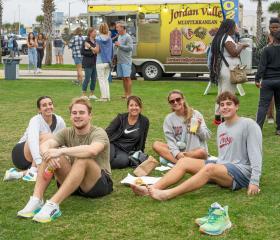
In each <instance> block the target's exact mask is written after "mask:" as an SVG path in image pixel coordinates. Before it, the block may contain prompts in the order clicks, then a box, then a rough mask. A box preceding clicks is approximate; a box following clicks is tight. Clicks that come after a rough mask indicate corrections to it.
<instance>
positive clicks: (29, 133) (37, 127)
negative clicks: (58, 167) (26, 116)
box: [18, 114, 66, 165]
mask: <svg viewBox="0 0 280 240" xmlns="http://www.w3.org/2000/svg"><path fill="white" fill-rule="evenodd" d="M55 116H56V121H57V122H56V127H55V129H54V130H53V132H52V131H51V129H50V126H49V125H48V124H47V123H46V121H45V119H44V118H43V117H42V115H41V114H37V115H36V116H34V117H32V118H31V119H30V121H29V124H28V127H27V128H26V130H25V132H24V134H23V136H22V137H21V139H20V140H19V142H18V143H22V142H27V143H28V146H29V148H30V152H31V155H32V158H33V160H34V161H35V162H36V164H37V165H38V164H40V163H41V162H42V157H41V155H40V141H39V139H40V134H43V133H51V132H52V133H57V132H58V131H59V130H61V129H63V128H65V127H66V125H65V122H64V120H63V118H62V117H60V116H58V115H56V114H55Z"/></svg>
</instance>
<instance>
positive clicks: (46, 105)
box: [5, 19, 280, 222]
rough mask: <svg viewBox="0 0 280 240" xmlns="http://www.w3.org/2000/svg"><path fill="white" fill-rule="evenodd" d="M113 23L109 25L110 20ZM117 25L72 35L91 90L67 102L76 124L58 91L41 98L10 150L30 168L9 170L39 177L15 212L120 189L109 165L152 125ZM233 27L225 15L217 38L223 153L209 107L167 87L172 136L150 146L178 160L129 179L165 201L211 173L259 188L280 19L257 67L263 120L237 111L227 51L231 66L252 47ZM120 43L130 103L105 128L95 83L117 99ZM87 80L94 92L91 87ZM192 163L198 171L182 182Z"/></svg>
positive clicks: (136, 188) (32, 212) (44, 211)
mask: <svg viewBox="0 0 280 240" xmlns="http://www.w3.org/2000/svg"><path fill="white" fill-rule="evenodd" d="M113 28H114V26H112V25H111V26H110V29H113ZM110 29H109V27H108V25H107V24H106V23H102V24H101V25H100V27H99V35H97V34H96V30H95V29H94V28H90V29H89V30H88V35H87V38H86V40H82V37H81V32H80V31H77V32H76V35H75V36H74V37H73V38H72V40H71V41H70V43H69V47H70V48H71V49H72V50H73V59H74V61H75V64H76V65H77V73H78V74H77V79H78V81H79V83H82V82H83V85H82V92H83V96H82V97H80V98H76V99H73V100H72V102H71V104H70V106H69V111H70V119H71V123H72V126H71V127H66V126H65V123H64V121H63V119H62V118H61V117H60V116H58V115H56V114H54V105H53V100H52V98H51V97H48V96H42V97H40V98H39V99H38V100H37V108H38V115H36V116H34V117H33V118H32V119H31V120H30V123H29V126H28V128H27V130H26V132H25V134H24V136H23V137H22V138H21V139H20V141H19V142H18V143H17V144H16V146H15V147H14V149H13V151H12V160H13V163H14V165H15V166H16V167H17V168H18V169H22V170H23V171H22V172H17V171H16V170H15V169H11V170H8V171H6V174H5V180H10V179H14V178H20V177H22V176H24V178H25V180H27V181H32V180H33V181H36V184H35V188H34V191H33V194H32V196H31V197H30V199H29V201H28V202H27V204H26V206H25V207H24V208H23V209H22V210H20V211H19V212H18V213H17V215H18V216H20V217H24V218H33V220H35V221H38V222H50V221H53V220H54V219H55V218H57V217H59V216H60V215H61V211H60V208H59V205H60V204H61V203H62V202H63V201H64V200H65V199H66V198H67V197H69V196H70V195H71V194H75V195H80V196H83V197H90V198H95V197H101V196H104V195H107V194H110V193H111V192H112V191H113V181H112V178H111V168H112V169H116V168H125V167H129V166H131V164H130V159H129V153H130V152H131V151H139V150H141V151H143V152H144V150H145V145H146V139H147V135H148V131H149V128H150V127H151V128H152V127H153V126H150V122H149V119H148V116H144V115H143V114H142V113H141V111H142V108H143V104H142V100H141V98H140V97H138V96H133V95H131V79H130V70H131V52H132V39H131V37H130V36H129V35H128V34H127V33H126V28H125V24H124V23H123V22H120V23H117V24H116V31H117V33H116V32H115V34H114V37H116V36H117V35H118V37H117V40H116V38H115V39H112V34H111V35H110V33H109V31H110ZM235 31H236V25H235V23H234V21H233V20H228V19H227V20H224V21H223V22H222V23H221V26H220V28H219V30H218V32H217V34H216V35H215V37H214V40H213V43H212V48H211V51H212V56H211V67H210V72H211V77H213V78H215V79H216V80H217V82H218V87H219V90H218V97H217V101H216V107H215V113H216V116H215V120H216V122H215V123H216V124H218V128H217V134H216V145H217V148H218V156H217V159H212V158H209V149H208V146H207V141H208V140H209V139H210V137H211V132H210V130H209V129H208V127H207V125H206V123H205V121H204V118H203V115H202V113H200V112H199V111H198V110H196V109H193V108H192V107H191V106H190V105H189V104H188V102H187V100H186V98H185V96H184V94H183V92H181V91H180V90H172V91H171V92H169V94H168V96H167V101H168V104H169V105H170V108H171V113H169V114H168V115H167V116H166V117H165V119H164V123H163V132H164V136H165V140H166V143H165V142H163V141H156V142H154V143H153V144H152V149H153V150H154V151H155V153H157V154H158V155H159V157H160V161H161V162H162V163H165V164H166V163H169V162H170V163H173V164H175V166H174V167H173V168H172V169H171V170H170V171H169V172H168V173H167V174H165V175H164V176H163V177H162V178H161V179H160V180H159V181H158V182H157V183H155V184H154V185H151V186H141V185H137V184H131V189H132V191H133V192H134V193H135V194H137V195H141V196H149V197H151V198H153V199H156V200H161V201H162V200H167V199H171V198H175V197H176V196H179V195H182V194H185V193H188V192H192V191H195V190H197V189H199V188H201V187H203V186H204V185H205V184H207V183H209V182H211V183H216V184H217V185H219V186H221V187H225V188H229V189H232V190H239V189H241V188H247V193H248V195H255V194H258V193H259V192H260V178H261V172H262V131H261V128H262V125H263V123H264V119H265V115H266V112H267V110H268V107H269V103H270V101H271V99H272V96H274V98H275V104H276V123H277V130H276V134H278V135H280V113H279V111H280V99H279V92H280V91H279V90H280V89H279V88H280V62H279V61H278V60H277V57H278V56H279V54H280V24H279V31H275V32H273V33H271V37H272V38H273V41H272V43H271V44H270V45H269V46H267V47H265V48H264V50H263V53H262V55H261V58H260V65H259V68H258V72H257V75H256V86H257V87H260V100H259V110H258V113H257V121H256V122H255V121H254V120H252V119H249V118H246V117H241V116H239V115H238V113H237V112H238V109H239V107H240V103H239V100H238V98H237V97H236V95H235V90H236V86H233V84H232V83H231V82H230V79H229V78H230V73H229V69H228V67H227V65H225V61H227V62H228V63H229V65H230V66H234V65H237V64H240V59H239V54H240V52H241V51H242V50H243V49H244V48H246V47H247V45H246V44H236V43H235V41H234V40H233V38H232V37H231V36H232V35H233V34H234V33H235ZM28 39H29V40H28V41H30V47H29V48H30V56H31V57H32V56H33V54H34V51H35V50H34V48H35V47H37V45H38V40H36V39H34V35H32V34H30V36H29V38H28ZM113 42H114V44H113ZM113 45H114V46H115V48H116V49H115V50H116V51H117V53H116V55H117V59H118V63H117V69H118V74H119V76H120V77H122V78H123V86H124V96H123V97H125V98H126V100H127V112H125V113H122V114H118V115H117V116H116V117H115V118H114V119H113V120H112V122H111V123H109V124H108V127H107V128H106V129H102V128H100V127H96V126H94V125H92V124H91V121H92V106H91V103H90V101H89V99H90V98H91V99H97V97H96V96H95V95H94V91H95V83H96V80H97V79H98V81H99V85H100V88H101V91H100V92H101V98H100V100H101V101H108V100H110V93H109V84H108V82H109V81H108V79H109V78H110V65H111V63H112V60H113V55H114V54H113V52H114V49H113ZM41 46H42V45H41ZM82 56H83V57H82ZM33 58H34V56H33ZM33 60H35V58H34V59H33ZM82 67H83V68H84V69H85V78H84V80H83V79H82V74H81V69H82ZM82 80H83V81H82ZM260 80H261V81H260ZM89 82H90V95H89V98H88V97H85V96H87V94H86V91H87V86H88V84H89ZM96 114H98V113H96ZM47 170H48V171H50V172H51V174H53V175H54V176H55V180H56V182H57V186H58V190H57V191H56V193H55V194H54V195H53V196H52V197H51V198H50V200H47V201H46V202H45V203H44V202H43V196H44V193H45V191H46V189H47V187H48V185H49V183H50V181H51V179H52V178H45V173H46V171H47ZM186 173H189V174H191V175H192V176H191V177H190V178H188V179H187V180H185V181H183V182H180V180H181V179H182V177H183V176H184V175H185V174H186ZM179 182H180V183H179ZM175 184H177V185H176V186H175ZM170 186H172V187H171V188H170Z"/></svg>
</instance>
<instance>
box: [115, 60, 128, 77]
mask: <svg viewBox="0 0 280 240" xmlns="http://www.w3.org/2000/svg"><path fill="white" fill-rule="evenodd" d="M117 74H118V77H130V75H131V64H125V63H118V64H117Z"/></svg>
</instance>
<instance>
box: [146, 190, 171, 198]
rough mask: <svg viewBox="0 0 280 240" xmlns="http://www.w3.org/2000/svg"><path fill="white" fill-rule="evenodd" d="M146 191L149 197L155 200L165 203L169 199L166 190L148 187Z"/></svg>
mask: <svg viewBox="0 0 280 240" xmlns="http://www.w3.org/2000/svg"><path fill="white" fill-rule="evenodd" d="M148 191H149V194H150V196H151V197H152V198H153V199H155V200H159V201H165V200H168V199H169V198H170V197H169V195H168V190H160V189H156V188H152V187H148Z"/></svg>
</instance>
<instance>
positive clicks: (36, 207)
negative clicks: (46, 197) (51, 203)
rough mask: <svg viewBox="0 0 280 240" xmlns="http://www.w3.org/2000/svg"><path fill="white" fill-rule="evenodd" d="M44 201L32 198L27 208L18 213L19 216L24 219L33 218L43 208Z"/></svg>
mask: <svg viewBox="0 0 280 240" xmlns="http://www.w3.org/2000/svg"><path fill="white" fill-rule="evenodd" d="M43 205H44V201H43V200H40V199H39V198H37V197H33V196H31V197H30V199H29V201H28V203H27V204H26V206H25V207H24V208H23V209H22V210H20V211H18V213H17V216H18V217H23V218H32V217H34V215H35V214H36V213H38V212H39V211H40V209H41V208H42V207H43Z"/></svg>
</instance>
